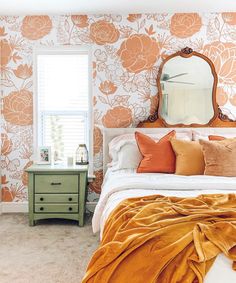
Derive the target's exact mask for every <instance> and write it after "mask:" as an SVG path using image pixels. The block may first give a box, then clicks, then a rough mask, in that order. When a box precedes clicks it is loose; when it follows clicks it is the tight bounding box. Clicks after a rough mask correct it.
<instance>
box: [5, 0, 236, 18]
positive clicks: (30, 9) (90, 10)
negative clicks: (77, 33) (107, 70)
mask: <svg viewBox="0 0 236 283" xmlns="http://www.w3.org/2000/svg"><path fill="white" fill-rule="evenodd" d="M222 11H235V12H236V0H0V14H1V15H25V14H67V13H69V14H70V13H77V14H99V13H120V14H126V13H152V12H157V13H162V12H169V13H174V12H222Z"/></svg>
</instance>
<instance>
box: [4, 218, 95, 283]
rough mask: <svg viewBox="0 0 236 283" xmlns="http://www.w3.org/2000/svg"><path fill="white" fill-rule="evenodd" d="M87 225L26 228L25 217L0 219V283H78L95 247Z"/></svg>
mask: <svg viewBox="0 0 236 283" xmlns="http://www.w3.org/2000/svg"><path fill="white" fill-rule="evenodd" d="M90 222H91V221H89V220H87V224H86V225H85V227H82V228H80V227H78V226H77V223H76V222H73V221H63V220H44V221H41V222H40V224H39V225H36V226H35V227H29V226H28V218H27V215H24V214H3V215H0V283H38V282H40V283H80V282H81V280H82V278H83V275H84V272H85V269H86V266H87V264H88V262H89V259H90V258H91V256H92V254H93V252H94V250H95V249H96V247H97V246H98V236H94V235H93V233H92V228H91V224H90Z"/></svg>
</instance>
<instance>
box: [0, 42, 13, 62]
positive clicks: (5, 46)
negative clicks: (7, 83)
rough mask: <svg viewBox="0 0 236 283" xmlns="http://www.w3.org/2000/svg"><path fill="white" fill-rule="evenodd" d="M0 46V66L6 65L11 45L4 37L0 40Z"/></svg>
mask: <svg viewBox="0 0 236 283" xmlns="http://www.w3.org/2000/svg"><path fill="white" fill-rule="evenodd" d="M0 47H1V52H0V55H1V62H0V63H1V67H2V66H6V65H7V64H8V63H9V61H10V60H11V57H12V51H13V49H12V47H11V45H10V43H9V42H8V41H7V40H6V39H2V40H0Z"/></svg>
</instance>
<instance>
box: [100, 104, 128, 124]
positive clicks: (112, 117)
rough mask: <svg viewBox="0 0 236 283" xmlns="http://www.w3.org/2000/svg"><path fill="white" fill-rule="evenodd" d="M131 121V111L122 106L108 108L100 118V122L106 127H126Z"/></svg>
mask: <svg viewBox="0 0 236 283" xmlns="http://www.w3.org/2000/svg"><path fill="white" fill-rule="evenodd" d="M132 121H133V119H132V111H131V110H130V109H129V108H126V107H123V106H117V107H114V108H112V109H110V110H108V111H107V113H106V114H105V115H104V116H103V118H102V123H103V125H104V126H105V127H107V128H126V127H129V126H130V124H131V123H132Z"/></svg>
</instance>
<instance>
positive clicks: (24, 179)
mask: <svg viewBox="0 0 236 283" xmlns="http://www.w3.org/2000/svg"><path fill="white" fill-rule="evenodd" d="M32 164H33V161H29V162H27V164H26V165H25V166H24V170H26V169H27V168H29V167H30V166H31V165H32ZM21 180H22V183H23V185H24V186H27V185H28V173H27V172H25V171H24V172H23V174H22V176H21Z"/></svg>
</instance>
